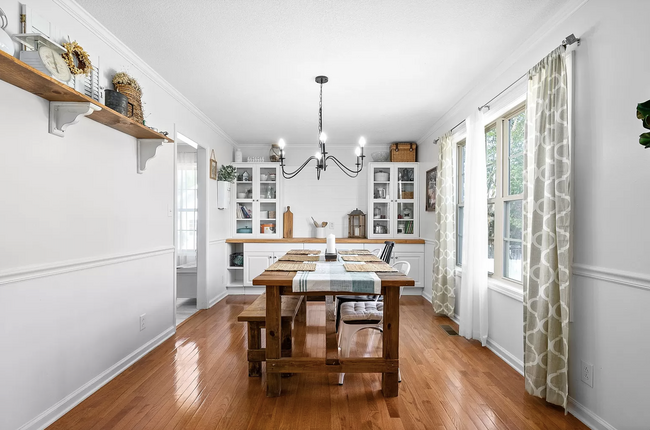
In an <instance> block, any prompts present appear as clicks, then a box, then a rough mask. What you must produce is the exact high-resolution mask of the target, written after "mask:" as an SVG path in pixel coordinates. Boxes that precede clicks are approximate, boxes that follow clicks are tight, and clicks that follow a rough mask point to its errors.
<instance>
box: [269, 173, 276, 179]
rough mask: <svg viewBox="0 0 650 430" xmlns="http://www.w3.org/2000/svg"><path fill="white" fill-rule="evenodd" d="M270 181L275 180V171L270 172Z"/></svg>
mask: <svg viewBox="0 0 650 430" xmlns="http://www.w3.org/2000/svg"><path fill="white" fill-rule="evenodd" d="M269 181H275V173H271V174H269Z"/></svg>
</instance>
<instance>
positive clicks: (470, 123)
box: [459, 109, 488, 346]
mask: <svg viewBox="0 0 650 430" xmlns="http://www.w3.org/2000/svg"><path fill="white" fill-rule="evenodd" d="M465 124H466V126H467V140H466V143H465V154H466V155H465V210H464V219H463V259H462V261H463V279H462V282H461V289H460V327H459V331H460V334H461V335H462V336H465V337H466V338H468V339H478V340H480V341H481V343H482V344H483V346H485V345H486V343H487V336H488V303H487V277H488V265H487V263H488V262H487V252H488V241H487V235H488V225H487V224H488V219H487V179H486V175H487V171H486V166H485V129H484V128H485V126H484V124H483V113H482V112H481V111H479V110H478V109H477V110H476V111H475V112H474V114H472V115H471V116H470V117H469V118H467V120H466V122H465Z"/></svg>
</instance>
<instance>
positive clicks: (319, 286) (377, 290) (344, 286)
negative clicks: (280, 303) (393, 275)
mask: <svg viewBox="0 0 650 430" xmlns="http://www.w3.org/2000/svg"><path fill="white" fill-rule="evenodd" d="M347 264H350V263H349V262H348V263H347ZM360 264H363V263H360ZM293 291H294V292H307V291H333V292H337V293H364V294H381V279H379V276H377V274H376V273H375V272H347V271H346V270H345V267H343V263H341V262H338V261H337V262H331V263H320V262H319V263H316V270H315V271H313V272H297V273H296V276H294V278H293Z"/></svg>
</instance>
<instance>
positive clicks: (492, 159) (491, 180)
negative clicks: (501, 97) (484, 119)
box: [485, 126, 497, 199]
mask: <svg viewBox="0 0 650 430" xmlns="http://www.w3.org/2000/svg"><path fill="white" fill-rule="evenodd" d="M485 160H486V167H487V192H488V195H487V197H488V199H493V198H495V197H496V195H497V129H496V127H495V126H492V127H491V128H489V129H488V130H487V131H486V132H485Z"/></svg>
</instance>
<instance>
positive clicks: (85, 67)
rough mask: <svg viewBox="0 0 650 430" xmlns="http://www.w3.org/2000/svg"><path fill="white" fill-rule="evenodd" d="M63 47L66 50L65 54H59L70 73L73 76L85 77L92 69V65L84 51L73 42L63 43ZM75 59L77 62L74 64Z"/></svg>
mask: <svg viewBox="0 0 650 430" xmlns="http://www.w3.org/2000/svg"><path fill="white" fill-rule="evenodd" d="M63 47H64V48H65V49H66V52H65V53H63V54H61V56H62V57H63V59H64V60H65V62H66V64H67V65H68V68H69V69H70V73H72V74H73V75H87V74H89V73H90V71H91V70H92V69H93V65H92V63H91V62H90V57H89V56H88V53H87V52H86V51H84V49H83V48H82V47H81V46H79V44H78V43H77V42H76V41H75V42H70V43H64V44H63ZM75 59H76V60H77V61H76V62H75Z"/></svg>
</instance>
